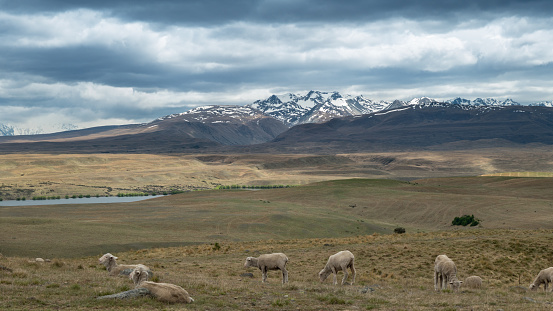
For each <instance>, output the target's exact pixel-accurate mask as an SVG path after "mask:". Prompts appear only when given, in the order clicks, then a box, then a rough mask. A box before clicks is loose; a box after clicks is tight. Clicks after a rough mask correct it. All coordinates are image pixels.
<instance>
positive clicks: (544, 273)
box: [529, 267, 553, 292]
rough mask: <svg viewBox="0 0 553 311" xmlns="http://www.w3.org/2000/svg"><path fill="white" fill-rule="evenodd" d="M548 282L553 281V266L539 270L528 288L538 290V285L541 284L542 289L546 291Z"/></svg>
mask: <svg viewBox="0 0 553 311" xmlns="http://www.w3.org/2000/svg"><path fill="white" fill-rule="evenodd" d="M550 282H553V267H549V268H547V269H543V270H541V271H540V273H538V276H537V277H536V279H535V280H534V282H532V284H530V286H529V288H530V289H531V290H538V287H540V285H541V284H543V291H545V292H546V291H547V287H548V286H549V283H550Z"/></svg>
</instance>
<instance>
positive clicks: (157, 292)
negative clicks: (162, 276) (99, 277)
mask: <svg viewBox="0 0 553 311" xmlns="http://www.w3.org/2000/svg"><path fill="white" fill-rule="evenodd" d="M129 279H131V280H132V281H133V283H134V285H135V289H142V288H145V289H147V290H148V291H149V295H151V296H154V297H155V298H156V299H158V300H160V301H164V302H170V303H176V302H180V303H192V302H193V301H194V299H193V298H192V297H190V295H189V294H188V292H187V291H186V290H185V289H184V288H182V287H180V286H178V285H175V284H169V283H156V282H150V281H148V269H147V267H145V266H138V267H136V268H135V269H134V270H133V271H132V272H131V274H129Z"/></svg>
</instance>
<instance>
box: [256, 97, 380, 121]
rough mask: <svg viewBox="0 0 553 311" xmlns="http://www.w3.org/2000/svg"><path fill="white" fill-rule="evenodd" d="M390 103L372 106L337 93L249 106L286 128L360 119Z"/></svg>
mask: <svg viewBox="0 0 553 311" xmlns="http://www.w3.org/2000/svg"><path fill="white" fill-rule="evenodd" d="M390 105H391V103H390V102H385V101H380V102H373V101H371V100H370V99H367V98H365V97H363V96H351V95H345V96H342V95H341V94H340V93H338V92H320V91H310V92H308V93H307V94H305V95H302V94H284V95H272V96H270V97H269V98H267V99H265V100H257V101H255V102H254V103H253V104H251V105H249V106H250V107H252V108H255V109H258V110H260V111H262V112H263V113H265V114H267V115H270V116H272V117H274V118H276V119H278V120H280V121H282V122H284V123H285V124H287V125H289V126H294V125H296V124H303V123H319V122H324V121H328V120H330V119H332V118H336V117H343V116H352V115H362V114H367V113H371V112H375V111H380V110H383V109H387V108H388V107H389V106H390Z"/></svg>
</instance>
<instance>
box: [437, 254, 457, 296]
mask: <svg viewBox="0 0 553 311" xmlns="http://www.w3.org/2000/svg"><path fill="white" fill-rule="evenodd" d="M448 283H449V284H451V288H452V289H453V290H454V291H457V290H458V289H459V286H460V285H461V284H462V283H463V282H462V281H459V280H457V267H456V266H455V263H454V262H453V260H451V259H449V257H447V256H446V255H438V256H437V257H436V260H435V261H434V289H435V290H441V289H447V284H448Z"/></svg>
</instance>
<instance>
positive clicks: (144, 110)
mask: <svg viewBox="0 0 553 311" xmlns="http://www.w3.org/2000/svg"><path fill="white" fill-rule="evenodd" d="M72 2H74V3H78V6H77V5H75V4H72V3H67V1H61V0H59V1H54V0H47V1H38V0H36V1H26V0H22V1H8V0H0V5H1V6H2V7H3V10H2V11H1V12H0V68H2V70H1V71H0V116H1V117H0V123H4V124H6V123H8V124H17V125H20V126H29V125H32V124H41V123H43V124H46V123H53V122H63V123H74V124H78V125H79V126H81V127H87V126H95V125H105V124H116V123H128V122H143V121H149V120H152V119H154V118H157V117H159V116H162V115H165V114H170V113H176V112H182V111H184V110H187V109H190V108H191V107H195V106H198V105H205V104H247V103H251V102H252V101H254V100H256V99H260V98H264V97H267V96H269V95H271V94H273V93H284V92H302V91H307V90H311V89H316V90H323V91H340V92H343V93H349V94H354V95H356V94H363V95H365V96H367V97H369V98H372V99H376V100H380V99H386V100H393V99H403V100H408V99H411V98H413V97H419V96H429V97H434V98H437V99H449V98H453V97H457V96H462V97H466V98H469V99H473V98H476V97H498V98H513V99H514V100H516V101H518V102H522V103H529V102H534V101H541V100H553V87H552V86H553V84H552V82H553V76H552V75H551V74H550V73H551V72H553V70H552V69H553V68H552V67H553V41H552V40H551V38H553V26H552V25H553V17H551V14H550V12H552V11H553V3H551V1H463V2H458V1H426V2H422V4H421V3H420V2H413V1H385V2H383V1H314V0H313V1H300V0H294V1H282V0H279V1H276V0H273V1H269V0H267V1H253V0H238V1H214V0H202V1H168V0H164V1H90V2H88V1H79V2H75V1H72ZM450 2H451V3H450Z"/></svg>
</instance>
